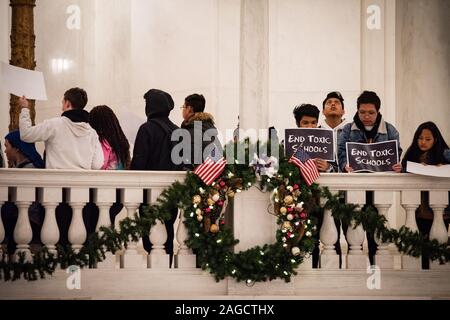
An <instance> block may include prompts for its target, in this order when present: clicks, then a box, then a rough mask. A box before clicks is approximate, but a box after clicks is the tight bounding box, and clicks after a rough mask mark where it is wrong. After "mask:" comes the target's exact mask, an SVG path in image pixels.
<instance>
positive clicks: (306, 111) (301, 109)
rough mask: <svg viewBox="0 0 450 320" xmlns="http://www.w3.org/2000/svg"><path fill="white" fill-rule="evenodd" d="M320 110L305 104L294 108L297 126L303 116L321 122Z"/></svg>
mask: <svg viewBox="0 0 450 320" xmlns="http://www.w3.org/2000/svg"><path fill="white" fill-rule="evenodd" d="M319 114H320V110H319V108H317V107H316V106H315V105H313V104H307V103H304V104H302V105H299V106H296V107H295V108H294V116H295V121H296V122H297V124H299V123H300V121H301V120H302V118H303V116H308V117H313V118H316V119H317V120H319Z"/></svg>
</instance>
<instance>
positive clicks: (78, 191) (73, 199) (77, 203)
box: [68, 188, 89, 253]
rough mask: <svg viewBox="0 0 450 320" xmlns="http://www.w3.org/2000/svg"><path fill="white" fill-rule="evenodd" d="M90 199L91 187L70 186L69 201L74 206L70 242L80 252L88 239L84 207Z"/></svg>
mask: <svg viewBox="0 0 450 320" xmlns="http://www.w3.org/2000/svg"><path fill="white" fill-rule="evenodd" d="M88 201H89V188H70V189H69V197H68V202H69V204H70V206H71V207H72V221H71V222H70V227H69V234H68V236H69V237H68V238H69V242H70V243H71V244H72V249H73V250H74V251H75V252H76V253H78V252H79V251H80V249H81V248H82V247H83V243H84V242H85V241H86V237H87V232H86V226H85V225H84V221H83V208H84V206H85V205H86V203H87V202H88Z"/></svg>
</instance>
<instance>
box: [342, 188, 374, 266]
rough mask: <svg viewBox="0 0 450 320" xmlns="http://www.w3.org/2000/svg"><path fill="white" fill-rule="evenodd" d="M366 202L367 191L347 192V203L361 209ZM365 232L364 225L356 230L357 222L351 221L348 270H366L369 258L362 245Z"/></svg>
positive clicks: (348, 236) (348, 239)
mask: <svg viewBox="0 0 450 320" xmlns="http://www.w3.org/2000/svg"><path fill="white" fill-rule="evenodd" d="M365 202H366V195H365V191H359V190H358V191H347V203H353V204H355V205H357V206H358V208H361V207H362V206H363V205H364V203H365ZM364 239H365V232H364V229H363V227H362V225H358V226H357V227H356V228H355V221H354V220H353V221H351V223H350V225H349V226H348V229H347V241H348V243H349V244H350V248H349V251H348V255H347V269H366V268H367V266H368V264H369V262H368V261H369V258H368V256H367V255H366V254H364V252H363V250H362V245H363V242H364Z"/></svg>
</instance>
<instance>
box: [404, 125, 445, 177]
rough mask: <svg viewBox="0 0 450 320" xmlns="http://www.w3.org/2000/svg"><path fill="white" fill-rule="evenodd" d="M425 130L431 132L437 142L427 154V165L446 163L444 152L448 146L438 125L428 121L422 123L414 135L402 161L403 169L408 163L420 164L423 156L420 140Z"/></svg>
mask: <svg viewBox="0 0 450 320" xmlns="http://www.w3.org/2000/svg"><path fill="white" fill-rule="evenodd" d="M424 129H428V130H430V132H431V134H432V135H433V138H434V140H435V141H434V145H433V147H431V149H430V150H429V151H428V153H427V159H426V163H427V164H432V165H437V164H443V163H445V159H444V150H445V149H448V145H447V143H446V142H445V140H444V138H443V137H442V135H441V132H440V131H439V129H438V127H437V126H436V124H434V122H431V121H428V122H424V123H422V124H421V125H420V126H419V127H418V128H417V130H416V132H415V133H414V138H413V141H412V143H411V145H410V146H409V148H408V150H407V151H406V153H405V156H404V157H403V160H402V167H403V168H405V167H406V162H407V161H412V162H420V156H421V155H422V154H423V151H422V150H420V148H419V144H418V140H419V136H420V135H421V134H422V131H423V130H424Z"/></svg>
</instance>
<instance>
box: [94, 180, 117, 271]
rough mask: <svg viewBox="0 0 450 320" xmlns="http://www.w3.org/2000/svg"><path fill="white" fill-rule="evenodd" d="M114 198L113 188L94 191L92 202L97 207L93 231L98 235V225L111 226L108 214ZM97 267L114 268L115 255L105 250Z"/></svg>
mask: <svg viewBox="0 0 450 320" xmlns="http://www.w3.org/2000/svg"><path fill="white" fill-rule="evenodd" d="M115 199H116V190H115V189H113V188H101V189H97V190H95V192H94V202H95V203H96V205H97V207H98V209H99V215H98V221H97V225H96V227H95V231H97V232H98V234H99V236H100V237H101V236H102V235H103V232H102V231H100V227H107V228H111V227H112V225H111V218H110V215H109V209H110V208H111V206H112V204H113V203H114V201H115ZM96 268H97V269H115V268H116V256H115V255H114V254H112V253H111V252H110V251H108V252H105V259H104V260H103V261H101V262H99V263H98V264H97V265H96Z"/></svg>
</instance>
